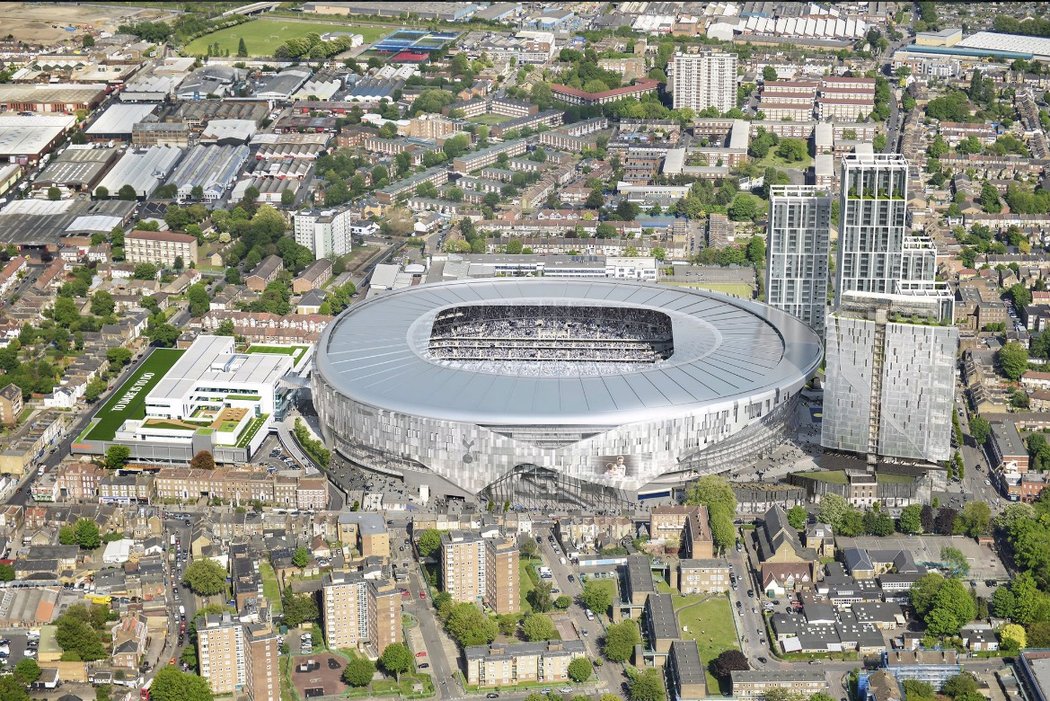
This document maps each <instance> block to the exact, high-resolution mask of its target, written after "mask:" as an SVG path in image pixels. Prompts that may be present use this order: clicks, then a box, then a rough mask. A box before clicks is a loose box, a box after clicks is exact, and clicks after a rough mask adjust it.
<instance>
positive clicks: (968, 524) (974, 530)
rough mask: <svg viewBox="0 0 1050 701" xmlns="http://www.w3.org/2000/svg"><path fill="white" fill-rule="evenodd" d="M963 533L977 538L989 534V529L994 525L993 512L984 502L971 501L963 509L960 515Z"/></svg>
mask: <svg viewBox="0 0 1050 701" xmlns="http://www.w3.org/2000/svg"><path fill="white" fill-rule="evenodd" d="M959 521H960V522H961V524H962V529H963V533H965V534H966V535H968V536H970V537H971V538H976V537H977V536H982V535H985V534H986V533H988V527H989V526H990V525H991V523H992V510H991V508H989V506H988V504H987V503H985V502H983V501H971V502H970V503H968V504H967V505H966V506H964V507H963V510H962V512H961V513H960V514H959Z"/></svg>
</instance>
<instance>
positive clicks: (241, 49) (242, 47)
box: [237, 37, 248, 58]
mask: <svg viewBox="0 0 1050 701" xmlns="http://www.w3.org/2000/svg"><path fill="white" fill-rule="evenodd" d="M237 56H238V57H239V58H246V57H247V56H248V46H247V44H245V43H244V37H239V38H238V39H237Z"/></svg>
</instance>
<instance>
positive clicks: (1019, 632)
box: [15, 623, 1028, 674]
mask: <svg viewBox="0 0 1050 701" xmlns="http://www.w3.org/2000/svg"><path fill="white" fill-rule="evenodd" d="M999 646H1000V647H1001V648H1002V649H1004V650H1010V651H1011V652H1012V651H1016V650H1023V649H1024V648H1026V647H1028V634H1027V633H1026V632H1025V629H1024V628H1022V627H1021V626H1019V625H1017V624H1016V623H1007V624H1006V625H1004V626H1002V627H1001V628H1000V629H999ZM15 674H18V668H17V667H16V668H15Z"/></svg>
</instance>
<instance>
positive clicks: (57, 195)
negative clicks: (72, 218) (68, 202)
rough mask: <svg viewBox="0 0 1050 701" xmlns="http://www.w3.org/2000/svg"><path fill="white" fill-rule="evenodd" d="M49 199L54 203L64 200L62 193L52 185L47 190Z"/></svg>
mask: <svg viewBox="0 0 1050 701" xmlns="http://www.w3.org/2000/svg"><path fill="white" fill-rule="evenodd" d="M47 199H49V200H51V201H52V202H57V201H58V200H60V199H62V191H61V190H59V189H58V188H57V187H55V186H54V185H52V186H51V187H49V188H48V189H47Z"/></svg>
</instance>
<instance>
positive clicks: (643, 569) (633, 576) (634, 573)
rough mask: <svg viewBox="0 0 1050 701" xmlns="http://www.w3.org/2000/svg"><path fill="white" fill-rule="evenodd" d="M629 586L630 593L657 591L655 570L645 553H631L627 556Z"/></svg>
mask: <svg viewBox="0 0 1050 701" xmlns="http://www.w3.org/2000/svg"><path fill="white" fill-rule="evenodd" d="M626 569H627V588H628V589H629V590H630V592H629V593H630V594H638V593H642V592H655V591H656V585H655V584H654V583H653V570H652V568H651V567H650V566H649V558H647V557H646V556H645V555H631V556H629V557H628V558H627V568H626Z"/></svg>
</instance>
